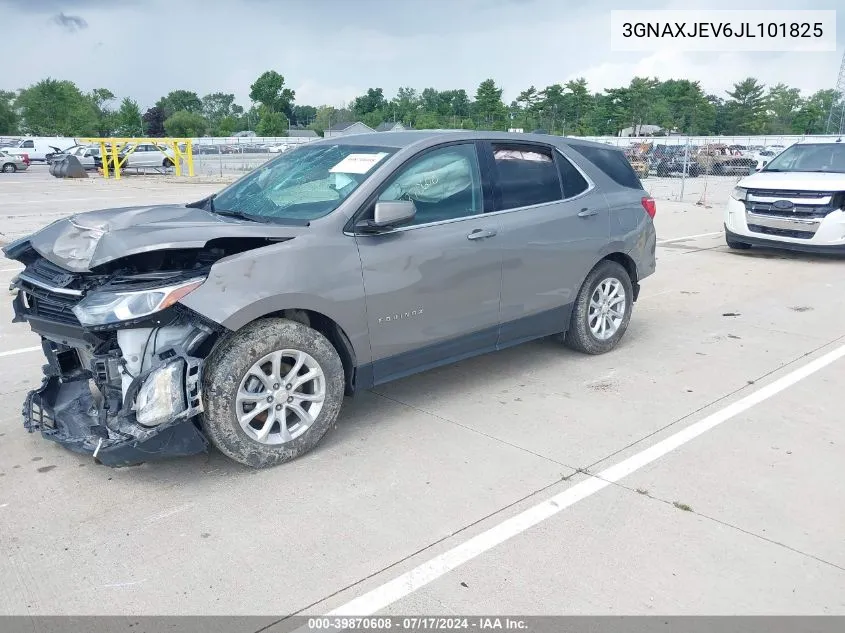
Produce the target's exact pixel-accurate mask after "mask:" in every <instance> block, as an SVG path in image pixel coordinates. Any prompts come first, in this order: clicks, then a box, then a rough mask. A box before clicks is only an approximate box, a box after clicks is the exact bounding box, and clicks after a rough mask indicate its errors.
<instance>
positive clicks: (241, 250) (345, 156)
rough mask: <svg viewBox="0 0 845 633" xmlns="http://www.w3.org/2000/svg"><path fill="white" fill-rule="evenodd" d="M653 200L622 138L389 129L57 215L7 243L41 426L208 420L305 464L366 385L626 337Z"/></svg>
mask: <svg viewBox="0 0 845 633" xmlns="http://www.w3.org/2000/svg"><path fill="white" fill-rule="evenodd" d="M654 213H655V204H654V200H653V199H652V198H650V197H649V196H648V195H647V194H646V192H645V191H644V190H643V188H642V185H641V183H640V181H639V179H638V178H637V176H636V175H635V173H634V172H633V170H632V169H631V166H630V165H629V164H628V162H627V160H626V159H625V157H624V156H623V154H622V152H621V151H618V150H617V149H615V148H613V147H608V146H607V145H599V144H595V143H589V142H584V141H577V140H573V139H566V138H558V137H552V136H545V135H526V134H500V133H481V132H477V133H476V132H391V133H381V134H372V135H356V136H348V137H344V138H339V139H338V138H334V139H325V140H321V141H317V142H314V143H310V144H308V145H304V146H301V147H299V148H297V149H295V150H293V151H290V152H287V153H284V154H282V155H280V156H279V157H278V158H275V159H273V160H271V161H269V162H268V163H266V164H265V165H263V166H262V167H260V168H258V169H256V170H255V171H253V172H251V173H249V174H247V175H246V176H244V177H243V178H241V179H240V180H238V181H237V182H235V183H234V184H232V185H230V186H228V187H227V188H225V189H223V190H222V191H220V192H219V193H217V194H215V195H212V196H210V197H208V198H206V199H204V200H201V201H198V202H195V203H192V204H185V205H163V206H152V207H129V208H120V209H109V210H105V211H92V212H88V213H80V214H77V215H74V216H71V217H68V218H65V219H61V220H59V221H57V222H54V223H53V224H50V225H49V226H47V227H45V228H43V229H41V230H40V231H38V232H36V233H34V234H33V235H30V236H28V237H26V238H24V239H21V240H18V241H16V242H14V243H11V244H9V245H7V246H6V247H5V248H4V252H5V254H6V256H7V257H9V258H11V259H14V260H17V261H19V262H22V263H23V264H24V265H25V268H24V270H23V271H22V272H21V273H20V274H19V275H18V276H17V277H16V278H15V279H14V280H13V282H12V292H13V294H14V295H15V297H14V310H15V321H26V322H28V323H29V325H30V327H31V328H32V330H33V331H34V332H36V333H37V334H39V335H40V336H41V340H42V346H43V349H44V354H45V355H46V358H47V364H46V365H45V366H44V373H45V377H44V380H43V383H42V385H41V386H40V388H38V389H36V390H34V391H32V392H30V393H29V395H28V396H27V398H26V401H25V404H24V408H23V414H24V425H25V426H26V428H27V429H29V430H30V431H31V432H36V431H38V432H40V433H41V434H42V435H43V436H44V437H45V438H47V439H49V440H53V441H55V442H58V443H59V444H61V445H63V446H65V447H67V448H69V449H71V450H74V451H77V452H79V453H83V454H88V455H92V456H93V457H94V458H95V459H96V460H97V461H98V462H99V463H102V464H106V465H110V466H126V465H132V464H138V463H141V462H145V461H149V460H152V459H156V458H160V457H166V456H177V455H190V454H195V453H200V452H203V451H205V450H207V448H208V443H209V441H210V442H211V443H212V444H214V446H216V447H217V448H218V449H219V450H220V451H222V452H223V453H224V454H225V455H227V456H229V457H230V458H232V459H234V460H237V461H238V462H241V463H243V464H247V465H249V466H253V467H265V466H271V465H274V464H279V463H282V462H286V461H288V460H290V459H292V458H295V457H297V456H299V455H302V454H303V453H305V452H307V451H308V450H310V449H311V448H313V447H314V446H315V445H316V444H317V442H318V441H319V440H320V438H321V437H322V436H323V435H324V434H325V433H326V431H327V429H328V428H329V427H330V426H332V424H333V423H334V422H335V420H336V418H337V417H338V414H339V412H340V409H341V404H342V401H343V399H344V396H345V395H352V394H353V393H354V392H355V391H357V390H361V389H367V388H370V387H372V386H374V385H377V384H380V383H384V382H387V381H390V380H393V379H396V378H400V377H404V376H408V375H410V374H413V373H415V372H419V371H422V370H425V369H429V368H432V367H436V366H438V365H443V364H446V363H450V362H453V361H456V360H459V359H463V358H468V357H470V356H473V355H476V354H481V353H484V352H490V351H494V350H499V349H502V348H505V347H508V346H511V345H515V344H518V343H521V342H524V341H529V340H532V339H537V338H540V337H545V336H550V335H557V336H558V337H559V338H560V339H561V340H562V341H563V342H565V343H566V344H568V345H569V346H570V347H572V348H574V349H576V350H579V351H581V352H585V353H589V354H599V353H603V352H607V351H609V350H611V349H613V348H614V347H615V346H616V344H617V343H618V342H619V340H620V338H621V337H622V336H623V334H624V332H625V330H626V328H627V326H628V322H629V319H630V318H631V311H632V307H633V305H634V302H635V301H636V299H637V294H638V291H639V287H640V285H639V284H640V282H641V281H642V279H643V278H645V277H647V276H648V275H651V274H652V273H653V272H654V270H655V231H654V226H653V224H652V218H653V217H654Z"/></svg>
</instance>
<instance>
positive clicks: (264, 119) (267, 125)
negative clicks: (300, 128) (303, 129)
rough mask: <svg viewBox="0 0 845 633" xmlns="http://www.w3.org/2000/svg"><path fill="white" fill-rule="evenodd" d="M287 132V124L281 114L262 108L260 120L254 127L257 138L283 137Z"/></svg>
mask: <svg viewBox="0 0 845 633" xmlns="http://www.w3.org/2000/svg"><path fill="white" fill-rule="evenodd" d="M287 131H288V122H287V120H285V115H284V114H282V113H281V112H274V111H273V110H270V109H268V108H262V111H261V118H260V119H258V125H256V126H255V133H256V134H258V136H284V135H285V134H287Z"/></svg>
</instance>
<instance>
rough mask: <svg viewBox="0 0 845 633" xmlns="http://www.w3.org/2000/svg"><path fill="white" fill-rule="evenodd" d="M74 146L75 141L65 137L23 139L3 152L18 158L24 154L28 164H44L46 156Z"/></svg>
mask: <svg viewBox="0 0 845 633" xmlns="http://www.w3.org/2000/svg"><path fill="white" fill-rule="evenodd" d="M74 145H77V142H76V140H75V139H72V138H66V137H49V138H48V137H38V138H24V139H21V140H20V141H18V142H17V143H15V144H14V145H12V146H11V147H7V148H5V149H4V150H3V151H5V152H6V153H7V154H15V155H18V156H21V155H23V154H26V155H27V156H29V161H30V162H35V161H38V162H46V161H47V155H48V154H54V153H56V152H57V151H61V150H63V149H67V148H69V147H73V146H74Z"/></svg>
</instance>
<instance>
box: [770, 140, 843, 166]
mask: <svg viewBox="0 0 845 633" xmlns="http://www.w3.org/2000/svg"><path fill="white" fill-rule="evenodd" d="M763 171H801V172H822V173H824V172H832V173H839V174H842V173H845V143H801V144H796V145H793V146H792V147H790V148H789V149H786V150H784V151H783V152H782V153H781V154H779V155H778V156H776V157H775V158H773V159H772V160H771V161H769V164H768V165H767V166H766V168H765V169H764V170H763Z"/></svg>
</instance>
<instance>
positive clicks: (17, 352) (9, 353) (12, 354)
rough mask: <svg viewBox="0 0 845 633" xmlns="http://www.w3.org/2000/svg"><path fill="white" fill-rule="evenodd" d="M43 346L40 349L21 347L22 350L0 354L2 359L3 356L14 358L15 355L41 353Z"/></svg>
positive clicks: (12, 350) (11, 350)
mask: <svg viewBox="0 0 845 633" xmlns="http://www.w3.org/2000/svg"><path fill="white" fill-rule="evenodd" d="M40 351H41V346H40V345H39V346H38V347H21V348H20V349H10V350H9V351H8V352H0V358H2V357H3V356H14V355H15V354H26V353H27V352H40Z"/></svg>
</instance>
